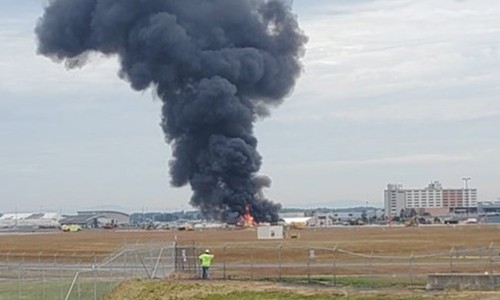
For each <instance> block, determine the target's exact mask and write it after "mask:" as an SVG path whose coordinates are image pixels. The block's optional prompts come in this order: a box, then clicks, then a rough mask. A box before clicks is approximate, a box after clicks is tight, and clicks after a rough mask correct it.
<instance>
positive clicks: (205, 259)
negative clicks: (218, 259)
mask: <svg viewBox="0 0 500 300" xmlns="http://www.w3.org/2000/svg"><path fill="white" fill-rule="evenodd" d="M198 258H199V259H200V264H201V270H202V271H203V274H202V278H203V279H208V269H209V268H210V266H211V265H212V259H214V255H213V254H211V253H210V250H208V249H207V250H205V253H203V254H201V255H200V256H199V257H198Z"/></svg>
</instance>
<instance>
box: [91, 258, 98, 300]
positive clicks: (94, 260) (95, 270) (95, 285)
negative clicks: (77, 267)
mask: <svg viewBox="0 0 500 300" xmlns="http://www.w3.org/2000/svg"><path fill="white" fill-rule="evenodd" d="M93 256H94V258H93V263H92V269H93V271H94V272H93V273H94V300H97V266H96V264H97V258H96V256H95V252H94V253H93Z"/></svg>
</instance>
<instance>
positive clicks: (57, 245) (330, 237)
mask: <svg viewBox="0 0 500 300" xmlns="http://www.w3.org/2000/svg"><path fill="white" fill-rule="evenodd" d="M292 233H298V234H299V235H300V237H299V238H298V239H285V240H281V241H257V240H256V232H255V230H204V231H119V230H117V231H112V230H86V231H82V232H74V233H63V232H57V233H54V234H36V233H35V234H21V235H5V236H1V235H0V253H7V252H11V253H28V254H29V253H40V252H44V253H45V252H48V253H61V254H73V253H94V252H95V253H98V254H106V253H110V252H112V251H114V250H115V249H117V248H119V247H120V246H122V245H124V244H130V243H150V242H154V243H160V242H165V243H168V242H173V241H174V240H177V242H178V244H179V245H192V244H196V245H197V246H199V247H200V248H203V247H218V248H221V247H223V245H225V244H228V245H231V246H236V245H237V246H240V247H243V248H244V247H252V246H256V247H263V246H268V247H278V246H279V245H280V244H282V245H283V246H284V247H291V246H300V247H307V246H325V247H334V246H337V247H339V248H342V249H345V250H349V251H353V252H359V253H373V254H384V255H388V254H404V255H409V254H410V253H415V254H419V253H434V252H440V251H449V250H450V249H451V248H452V247H465V248H472V247H480V246H484V247H486V246H488V245H489V244H490V243H497V244H500V234H499V233H500V227H499V226H487V225H464V226H429V227H424V226H421V227H418V228H403V227H392V228H389V227H340V228H332V229H322V230H297V231H290V232H289V234H292Z"/></svg>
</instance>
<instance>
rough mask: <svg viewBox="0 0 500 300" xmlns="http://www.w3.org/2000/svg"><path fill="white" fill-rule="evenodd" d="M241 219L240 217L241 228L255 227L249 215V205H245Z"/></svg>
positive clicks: (252, 218)
mask: <svg viewBox="0 0 500 300" xmlns="http://www.w3.org/2000/svg"><path fill="white" fill-rule="evenodd" d="M241 217H242V220H241V226H243V227H253V226H255V225H256V223H255V221H254V217H253V216H252V214H251V213H250V204H247V205H246V206H245V213H244V214H243V215H242V216H241Z"/></svg>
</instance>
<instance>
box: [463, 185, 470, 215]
mask: <svg viewBox="0 0 500 300" xmlns="http://www.w3.org/2000/svg"><path fill="white" fill-rule="evenodd" d="M470 179H471V178H470V177H462V180H463V181H464V183H465V190H464V196H465V198H466V201H467V202H466V203H464V204H467V205H466V208H465V209H466V212H467V217H469V207H470V195H469V180H470Z"/></svg>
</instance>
